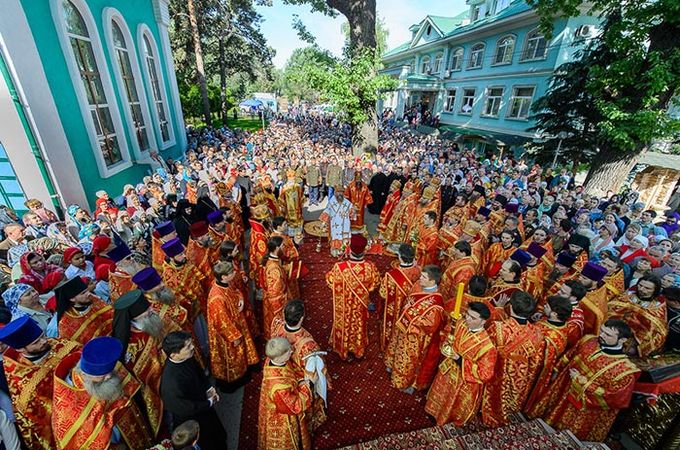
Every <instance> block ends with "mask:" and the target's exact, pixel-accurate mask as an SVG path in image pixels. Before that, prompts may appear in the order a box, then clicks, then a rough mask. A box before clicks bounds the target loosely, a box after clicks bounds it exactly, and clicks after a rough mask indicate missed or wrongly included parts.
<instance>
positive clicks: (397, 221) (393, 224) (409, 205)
mask: <svg viewBox="0 0 680 450" xmlns="http://www.w3.org/2000/svg"><path fill="white" fill-rule="evenodd" d="M417 205H418V195H417V194H416V193H414V192H413V183H411V182H407V183H406V184H405V185H404V189H403V190H402V193H401V200H399V203H398V204H397V207H396V208H395V210H394V214H393V215H392V219H391V220H390V221H389V222H388V223H387V227H386V228H385V232H384V233H383V235H382V236H383V239H384V240H385V242H390V243H395V242H399V243H401V242H406V241H408V240H410V236H408V235H407V231H408V224H409V223H410V221H411V220H413V217H414V215H415V213H416V207H417Z"/></svg>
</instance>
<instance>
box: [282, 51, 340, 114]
mask: <svg viewBox="0 0 680 450" xmlns="http://www.w3.org/2000/svg"><path fill="white" fill-rule="evenodd" d="M335 63H336V61H335V58H334V57H333V55H331V53H330V52H329V51H328V50H323V49H321V48H319V47H317V46H310V47H304V48H296V49H295V50H293V53H292V54H291V55H290V58H288V61H286V66H285V68H284V69H283V73H282V74H281V75H282V77H281V80H280V81H281V83H280V84H281V91H282V93H283V95H285V96H286V97H288V98H289V99H291V100H294V101H301V100H305V101H309V102H316V101H318V100H319V98H320V97H321V93H320V91H319V89H318V88H317V87H315V86H313V85H312V84H311V83H310V82H309V80H308V78H307V73H308V71H310V70H313V68H318V69H319V70H322V71H329V70H331V68H332V67H333V66H334V65H335Z"/></svg>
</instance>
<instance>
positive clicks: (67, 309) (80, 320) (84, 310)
mask: <svg viewBox="0 0 680 450" xmlns="http://www.w3.org/2000/svg"><path fill="white" fill-rule="evenodd" d="M54 293H55V297H56V298H57V321H58V323H59V336H60V337H62V338H65V339H69V340H71V341H75V342H78V343H80V344H82V345H85V344H86V343H87V342H88V341H89V340H90V339H92V338H95V337H98V336H108V335H110V334H111V323H112V321H113V308H111V306H109V305H107V304H106V303H104V301H103V300H102V299H100V298H99V297H97V296H95V295H92V294H91V293H90V291H89V290H88V286H87V283H85V282H84V281H83V280H82V279H81V278H80V277H75V278H71V279H70V280H68V281H67V282H66V283H64V284H62V285H60V286H59V287H57V288H56V289H55V290H54Z"/></svg>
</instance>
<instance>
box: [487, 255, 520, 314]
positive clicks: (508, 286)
mask: <svg viewBox="0 0 680 450" xmlns="http://www.w3.org/2000/svg"><path fill="white" fill-rule="evenodd" d="M521 282H522V266H521V265H520V263H519V262H517V261H515V260H514V259H511V258H508V259H506V260H505V261H504V262H503V264H501V269H500V271H499V272H498V278H497V279H496V281H494V282H493V284H492V285H491V287H490V288H489V292H488V295H489V297H493V298H494V300H495V301H499V300H501V299H502V298H505V301H504V302H505V303H507V300H508V299H509V298H510V296H511V295H512V294H513V293H514V292H515V291H519V290H521V288H522V285H521Z"/></svg>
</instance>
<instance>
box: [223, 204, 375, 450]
mask: <svg viewBox="0 0 680 450" xmlns="http://www.w3.org/2000/svg"><path fill="white" fill-rule="evenodd" d="M327 203H328V197H325V198H324V200H323V202H321V203H320V204H319V205H315V206H313V207H311V208H308V206H307V203H305V204H304V205H303V208H302V212H303V215H304V218H305V221H312V220H318V219H319V216H320V215H321V213H322V212H323V210H324V209H325V208H326V205H327ZM379 219H380V217H379V216H377V215H375V214H371V213H369V212H368V211H366V213H365V215H364V220H365V222H366V227H367V228H368V231H369V233H370V234H371V235H375V234H376V227H377V226H378V222H379ZM246 242H248V241H247V236H246ZM220 396H221V401H220V402H219V403H218V404H217V405H216V406H215V409H216V411H217V414H218V415H219V416H220V419H221V420H222V423H223V424H224V428H225V429H226V430H227V450H237V449H238V434H239V428H240V425H241V409H242V407H243V388H242V387H241V388H239V389H238V390H236V391H235V392H233V393H230V394H228V393H225V392H221V393H220ZM252 426H257V424H252Z"/></svg>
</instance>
